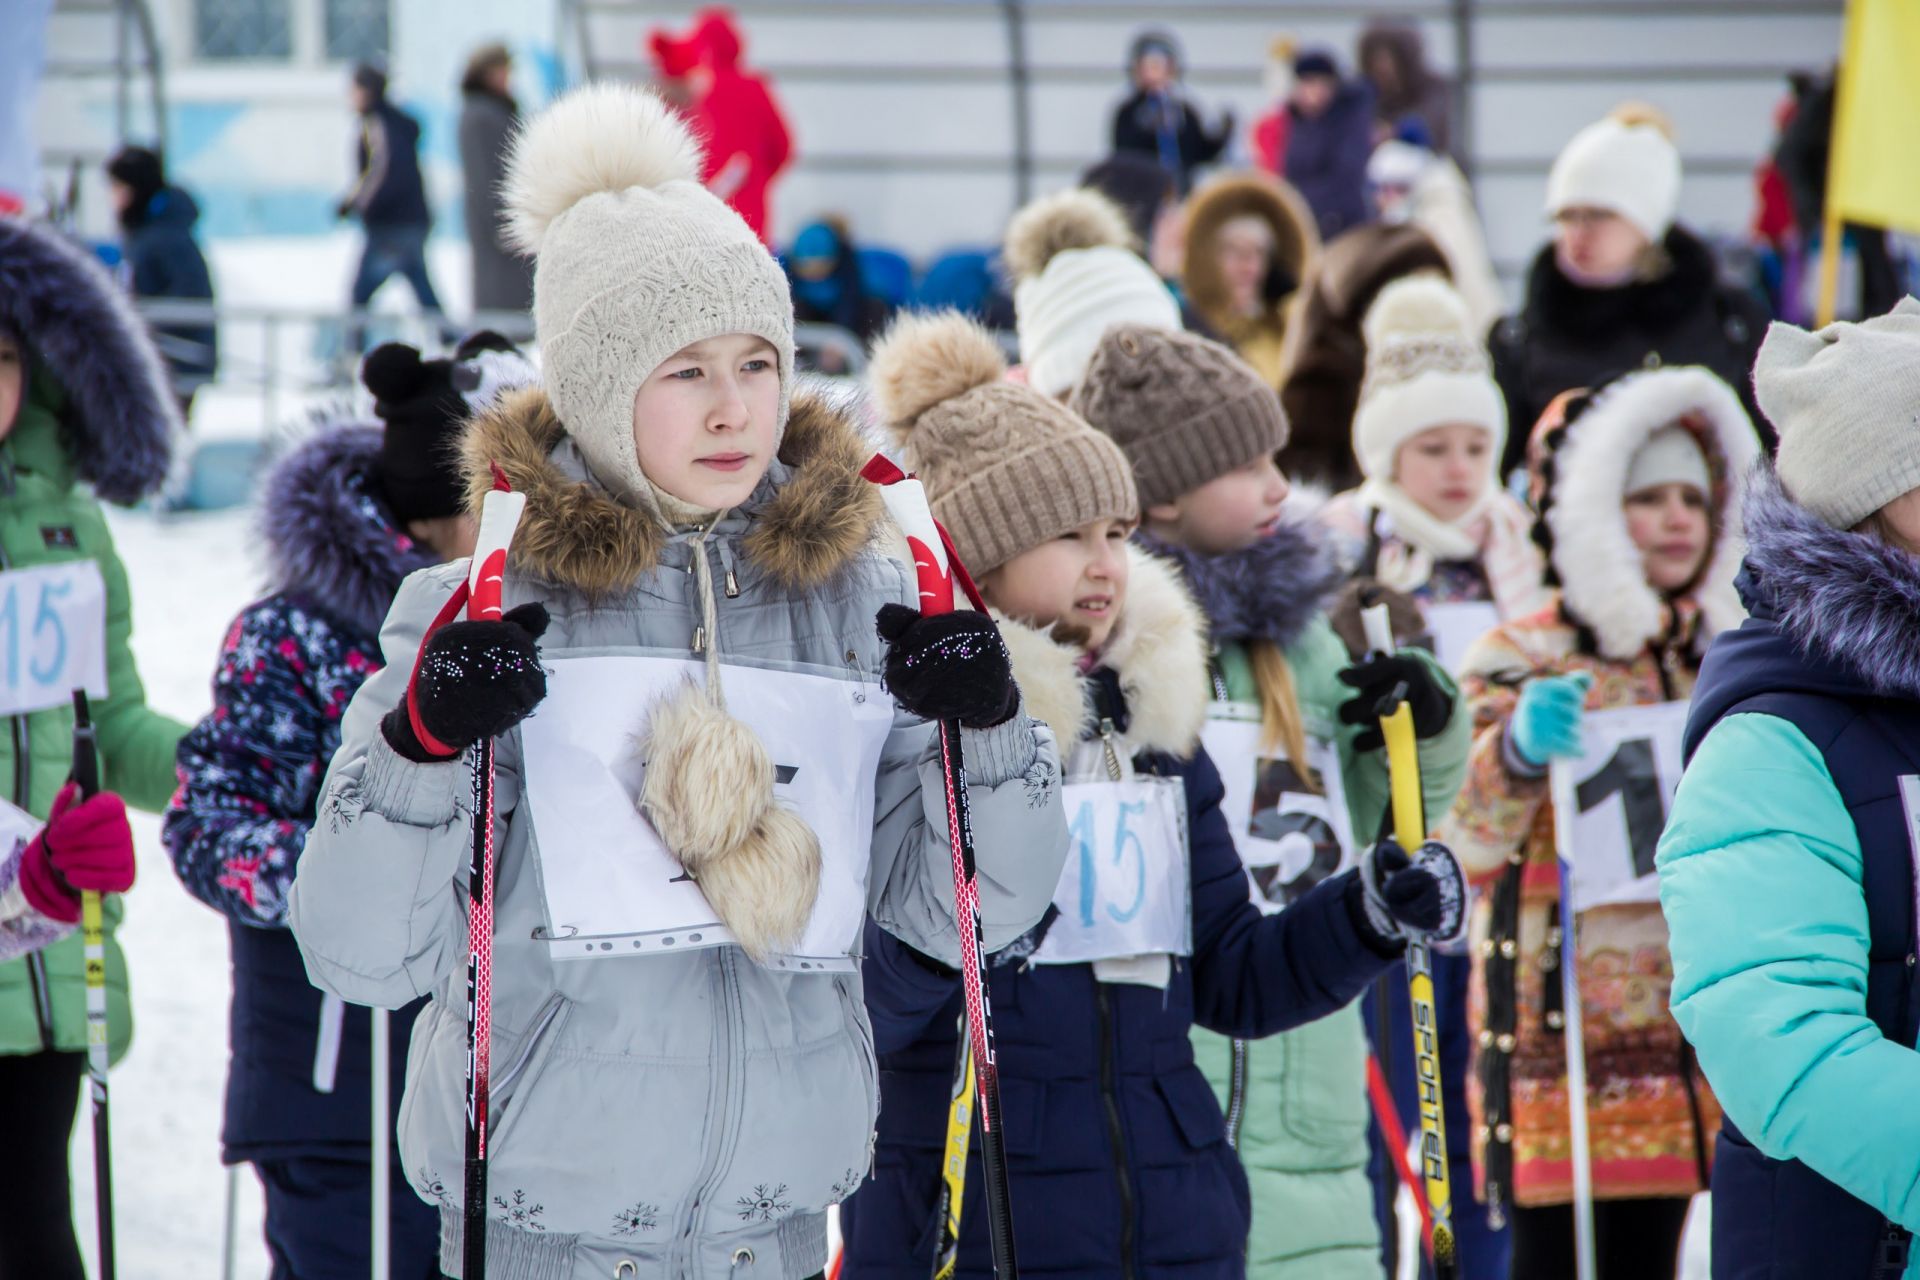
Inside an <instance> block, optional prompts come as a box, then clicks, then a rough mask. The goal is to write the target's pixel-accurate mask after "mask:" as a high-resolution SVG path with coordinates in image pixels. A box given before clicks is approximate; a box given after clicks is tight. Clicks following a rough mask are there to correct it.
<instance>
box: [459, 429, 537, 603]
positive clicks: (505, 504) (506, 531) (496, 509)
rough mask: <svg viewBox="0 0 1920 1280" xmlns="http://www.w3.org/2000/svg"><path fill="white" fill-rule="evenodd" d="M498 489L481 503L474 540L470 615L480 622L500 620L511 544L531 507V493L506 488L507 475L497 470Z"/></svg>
mask: <svg viewBox="0 0 1920 1280" xmlns="http://www.w3.org/2000/svg"><path fill="white" fill-rule="evenodd" d="M493 474H494V488H493V490H492V492H490V493H488V494H487V496H486V499H485V501H483V502H482V503H481V504H480V532H479V535H478V537H476V538H475V540H474V545H473V560H472V562H471V563H470V564H469V565H468V568H467V617H469V618H471V619H473V620H474V621H476V622H480V621H488V622H491V621H497V620H498V619H499V617H500V591H501V583H502V582H503V581H504V580H505V578H506V575H507V546H508V544H509V543H511V542H512V541H513V531H514V530H515V529H517V528H519V526H520V516H521V514H522V513H523V512H525V511H526V509H527V495H526V494H524V493H515V492H514V491H513V490H511V489H509V488H507V487H506V477H505V476H504V475H503V474H501V472H500V470H499V468H497V467H496V468H495V469H494V473H493Z"/></svg>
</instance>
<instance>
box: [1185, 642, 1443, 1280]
mask: <svg viewBox="0 0 1920 1280" xmlns="http://www.w3.org/2000/svg"><path fill="white" fill-rule="evenodd" d="M1418 656H1419V657H1420V658H1421V659H1422V660H1423V661H1426V662H1427V663H1428V665H1429V666H1431V667H1432V669H1433V671H1434V672H1435V674H1436V675H1437V676H1438V678H1439V680H1440V682H1441V684H1442V685H1443V686H1444V687H1445V688H1446V689H1447V690H1448V691H1450V692H1453V693H1455V695H1456V697H1455V707H1454V714H1453V719H1452V720H1451V721H1450V722H1449V723H1448V725H1447V727H1446V729H1445V730H1444V731H1443V732H1442V733H1440V734H1439V735H1438V736H1437V737H1434V738H1432V739H1429V740H1428V741H1426V742H1423V743H1421V744H1420V769H1421V784H1422V787H1423V789H1424V791H1425V793H1426V800H1427V812H1428V813H1433V814H1437V813H1442V812H1445V810H1446V808H1447V806H1449V805H1451V804H1452V803H1453V797H1454V795H1455V794H1456V793H1457V792H1458V791H1459V790H1460V784H1461V782H1462V781H1463V780H1464V778H1465V776H1466V766H1467V749H1468V747H1469V745H1470V744H1471V733H1470V725H1469V723H1468V718H1467V715H1466V711H1465V708H1464V707H1463V706H1461V705H1460V701H1459V699H1458V696H1457V695H1458V689H1457V686H1456V685H1455V684H1454V681H1453V678H1452V677H1451V676H1449V675H1448V674H1446V672H1445V671H1444V670H1442V669H1441V668H1440V666H1439V665H1438V664H1437V663H1434V662H1433V661H1432V660H1431V658H1429V657H1428V655H1426V654H1424V653H1419V654H1418ZM1286 657H1287V662H1288V663H1289V664H1290V665H1291V667H1292V668H1293V677H1294V686H1295V691H1296V693H1297V694H1298V696H1299V700H1300V708H1301V711H1302V713H1303V715H1304V718H1305V720H1306V725H1307V730H1308V732H1309V733H1310V734H1312V735H1313V736H1315V737H1319V738H1324V739H1327V740H1329V741H1331V742H1332V743H1333V744H1334V745H1335V747H1336V749H1337V750H1338V753H1339V756H1340V769H1341V776H1342V779H1343V781H1344V782H1345V785H1346V792H1347V810H1348V813H1349V815H1350V819H1351V822H1352V826H1353V834H1354V839H1355V840H1356V841H1359V842H1363V843H1364V842H1366V841H1367V840H1369V839H1370V838H1371V836H1372V835H1373V833H1374V832H1376V831H1377V830H1378V829H1379V827H1380V821H1381V816H1382V815H1383V814H1384V813H1385V812H1386V810H1387V806H1388V781H1387V761H1386V756H1385V754H1384V753H1382V752H1371V753H1368V754H1366V755H1361V754H1359V753H1357V752H1355V751H1354V749H1353V739H1354V737H1355V736H1356V735H1357V734H1358V733H1359V732H1360V729H1359V727H1358V726H1350V725H1343V724H1341V723H1340V715H1339V708H1340V704H1341V703H1342V702H1344V701H1346V700H1347V698H1348V697H1350V696H1351V695H1352V693H1353V690H1352V689H1350V688H1349V687H1348V686H1346V685H1344V684H1342V683H1340V681H1339V679H1338V674H1339V672H1340V670H1341V669H1342V668H1343V667H1345V666H1347V665H1348V663H1349V662H1350V661H1351V659H1350V658H1349V657H1348V655H1347V650H1346V646H1345V645H1343V644H1342V643H1341V642H1340V639H1339V638H1338V637H1337V636H1335V635H1334V633H1333V629H1332V628H1331V627H1330V626H1328V625H1327V622H1326V619H1325V618H1324V617H1322V618H1317V619H1315V620H1314V621H1313V623H1311V624H1310V625H1309V626H1308V627H1307V629H1306V631H1305V632H1304V633H1303V634H1302V635H1301V637H1300V639H1299V640H1297V641H1296V642H1295V643H1294V645H1293V647H1292V648H1290V649H1288V650H1287V651H1286ZM1214 666H1215V672H1216V675H1217V676H1218V680H1217V681H1216V684H1215V689H1216V692H1218V691H1220V690H1221V689H1222V688H1224V691H1225V693H1226V696H1227V699H1228V700H1230V701H1234V702H1250V703H1257V702H1258V701H1259V698H1260V695H1259V690H1258V687H1257V686H1256V685H1255V683H1254V678H1253V670H1252V668H1251V666H1250V665H1249V663H1248V659H1247V654H1246V650H1245V649H1244V648H1243V647H1241V646H1240V645H1238V644H1233V645H1227V646H1223V647H1221V648H1219V649H1218V650H1217V651H1216V653H1215V659H1214ZM1217 763H1219V764H1220V766H1221V768H1223V769H1224V768H1227V767H1229V766H1228V765H1227V763H1226V762H1224V761H1222V762H1217ZM1193 1049H1194V1056H1195V1058H1196V1059H1198V1061H1199V1063H1200V1066H1201V1069H1202V1070H1204V1071H1205V1072H1206V1073H1207V1078H1208V1079H1209V1080H1210V1081H1211V1082H1212V1083H1213V1086H1214V1091H1215V1092H1216V1093H1217V1094H1218V1095H1219V1097H1220V1105H1221V1107H1222V1108H1223V1109H1224V1110H1225V1111H1226V1113H1227V1125H1228V1129H1227V1132H1228V1135H1229V1136H1230V1137H1231V1138H1233V1140H1234V1141H1235V1144H1236V1146H1237V1148H1238V1150H1239V1152H1240V1159H1241V1162H1242V1163H1243V1164H1244V1165H1245V1166H1246V1170H1247V1181H1248V1183H1249V1185H1250V1188H1251V1190H1252V1193H1253V1232H1252V1235H1251V1237H1250V1238H1249V1240H1248V1244H1247V1275H1248V1277H1249V1280H1381V1266H1380V1229H1379V1225H1378V1222H1377V1220H1376V1219H1375V1217H1374V1212H1373V1186H1372V1183H1371V1182H1370V1181H1369V1180H1368V1178H1367V1117H1368V1107H1367V1042H1366V1037H1365V1035H1364V1033H1363V1031H1362V1027H1361V1019H1360V1009H1359V1006H1358V1005H1354V1006H1352V1007H1349V1008H1346V1009H1343V1010H1341V1011H1340V1012H1339V1013H1336V1014H1334V1015H1332V1016H1331V1017H1327V1018H1323V1019H1321V1020H1320V1021H1318V1022H1313V1023H1309V1024H1308V1025H1306V1026H1304V1027H1301V1028H1299V1029H1297V1030H1294V1031H1287V1032H1282V1033H1281V1034H1280V1035H1277V1036H1272V1037H1269V1038H1268V1039H1265V1040H1259V1041H1251V1042H1248V1041H1231V1040H1228V1039H1227V1038H1226V1037H1224V1036H1219V1035H1215V1034H1214V1033H1212V1032H1210V1031H1202V1030H1199V1029H1197V1028H1196V1029H1195V1030H1194V1032H1193Z"/></svg>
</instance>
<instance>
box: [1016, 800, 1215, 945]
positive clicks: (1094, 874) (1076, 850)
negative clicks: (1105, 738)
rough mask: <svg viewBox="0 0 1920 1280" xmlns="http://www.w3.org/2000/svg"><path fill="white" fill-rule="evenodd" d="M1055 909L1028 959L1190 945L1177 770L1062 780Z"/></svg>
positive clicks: (1183, 810)
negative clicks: (1061, 859) (1063, 826)
mask: <svg viewBox="0 0 1920 1280" xmlns="http://www.w3.org/2000/svg"><path fill="white" fill-rule="evenodd" d="M1062 795H1063V798H1064V801H1065V807H1066V814H1067V863H1066V866H1065V867H1063V868H1062V869H1061V872H1060V886H1059V888H1057V889H1055V890H1054V893H1053V905H1054V906H1055V907H1057V908H1059V915H1057V916H1055V917H1054V921H1053V923H1052V924H1051V925H1050V926H1048V928H1047V936H1046V939H1045V940H1044V941H1043V942H1042V943H1041V944H1040V948H1039V950H1037V951H1035V952H1034V953H1033V962H1034V963H1035V964H1086V963H1088V962H1090V961H1095V960H1111V959H1117V958H1119V957H1122V956H1143V955H1174V956H1186V955H1192V954H1193V911H1192V901H1191V900H1192V897H1193V882H1192V877H1191V875H1190V874H1189V871H1188V859H1187V789H1186V786H1185V784H1184V783H1182V782H1181V780H1180V779H1178V778H1155V777H1147V776H1144V775H1143V776H1139V777H1134V778H1129V779H1127V780H1126V781H1124V782H1070V783H1068V784H1067V785H1066V786H1065V787H1064V788H1062Z"/></svg>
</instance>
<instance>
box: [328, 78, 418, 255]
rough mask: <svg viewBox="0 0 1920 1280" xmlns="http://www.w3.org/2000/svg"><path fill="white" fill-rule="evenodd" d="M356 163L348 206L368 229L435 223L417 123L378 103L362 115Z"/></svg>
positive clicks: (411, 118) (406, 115) (394, 109)
mask: <svg viewBox="0 0 1920 1280" xmlns="http://www.w3.org/2000/svg"><path fill="white" fill-rule="evenodd" d="M354 155H355V158H356V159H357V160H358V161H359V171H358V172H359V176H358V178H357V179H356V180H355V183H354V188H353V191H352V193H351V194H349V195H348V196H347V199H346V205H347V206H348V208H349V209H350V210H351V211H352V212H353V213H356V214H358V215H359V216H360V221H361V223H362V224H363V225H365V226H369V227H425V226H427V225H428V224H430V223H431V222H432V221H433V214H432V211H431V210H429V209H428V208H427V189H426V185H425V184H424V183H423V182H422V181H421V178H420V124H419V122H418V121H416V120H415V119H414V118H413V117H412V116H410V115H408V114H407V113H406V112H404V111H402V110H400V108H398V107H396V106H394V105H393V104H392V103H391V102H387V101H385V100H382V101H380V102H377V103H375V104H374V106H373V108H372V110H370V111H368V112H367V113H366V114H365V115H363V116H361V117H360V136H359V138H358V140H357V141H356V142H355V144H354Z"/></svg>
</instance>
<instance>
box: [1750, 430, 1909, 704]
mask: <svg viewBox="0 0 1920 1280" xmlns="http://www.w3.org/2000/svg"><path fill="white" fill-rule="evenodd" d="M1746 522H1747V569H1748V575H1747V577H1748V578H1749V579H1751V580H1753V581H1745V582H1743V584H1742V585H1743V586H1744V587H1746V588H1747V590H1748V591H1749V592H1752V593H1754V594H1757V596H1758V597H1759V598H1758V599H1755V600H1752V601H1750V605H1751V606H1753V607H1756V608H1759V609H1770V610H1771V612H1772V613H1773V615H1774V619H1775V623H1776V625H1777V626H1778V627H1779V628H1780V630H1781V632H1782V633H1783V634H1784V635H1785V636H1786V637H1787V639H1789V640H1790V641H1792V643H1793V646H1794V648H1795V649H1797V650H1799V651H1800V653H1801V654H1802V655H1803V656H1805V657H1807V658H1810V659H1814V660H1816V661H1819V660H1824V661H1827V662H1831V663H1833V664H1835V665H1836V666H1839V667H1841V668H1842V669H1844V670H1845V671H1847V672H1848V673H1850V674H1851V675H1853V676H1855V677H1856V678H1858V679H1860V680H1862V681H1864V682H1865V683H1866V684H1867V685H1868V686H1869V687H1870V688H1872V689H1873V690H1874V691H1875V692H1876V693H1880V694H1889V695H1894V696H1899V697H1907V698H1920V557H1915V556H1913V555H1911V554H1910V553H1908V552H1906V551H1902V550H1901V549H1900V548H1898V547H1891V546H1888V545H1887V544H1886V543H1884V542H1881V541H1880V540H1879V539H1877V538H1870V537H1867V536H1866V535H1864V534H1859V533H1850V532H1848V531H1846V530H1844V529H1835V528H1834V527H1833V526H1831V525H1829V524H1826V523H1824V522H1822V521H1820V520H1816V519H1815V518H1814V517H1813V516H1812V515H1810V514H1809V513H1808V512H1807V510H1806V508H1804V507H1802V506H1800V505H1799V504H1798V503H1796V502H1794V501H1793V499H1791V498H1789V497H1788V496H1787V494H1786V492H1785V490H1783V489H1782V488H1781V486H1780V480H1779V477H1778V476H1776V475H1775V474H1774V471H1773V469H1772V468H1771V467H1761V468H1758V469H1756V470H1755V472H1754V475H1753V479H1752V481H1751V483H1750V487H1749V488H1748V491H1747V502H1746Z"/></svg>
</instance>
